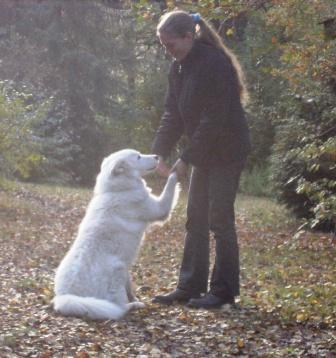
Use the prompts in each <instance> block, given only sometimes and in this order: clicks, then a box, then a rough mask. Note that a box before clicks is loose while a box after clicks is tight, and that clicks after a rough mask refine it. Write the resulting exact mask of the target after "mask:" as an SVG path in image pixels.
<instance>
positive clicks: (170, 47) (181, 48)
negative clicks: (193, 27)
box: [158, 32, 194, 61]
mask: <svg viewBox="0 0 336 358" xmlns="http://www.w3.org/2000/svg"><path fill="white" fill-rule="evenodd" d="M158 36H159V39H160V42H161V44H162V46H163V47H164V48H165V50H166V52H168V53H169V54H170V55H171V56H173V57H174V58H175V59H176V60H177V61H181V60H183V59H184V58H185V57H186V56H187V54H188V52H189V51H190V50H191V48H192V45H193V41H194V38H193V35H192V33H191V32H187V33H186V35H185V36H184V37H175V36H173V35H169V34H167V33H164V32H160V33H159V34H158Z"/></svg>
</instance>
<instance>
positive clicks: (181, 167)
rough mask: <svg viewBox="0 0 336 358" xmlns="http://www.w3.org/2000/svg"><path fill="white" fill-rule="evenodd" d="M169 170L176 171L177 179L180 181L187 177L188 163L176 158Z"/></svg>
mask: <svg viewBox="0 0 336 358" xmlns="http://www.w3.org/2000/svg"><path fill="white" fill-rule="evenodd" d="M170 172H171V173H172V172H176V174H177V177H178V180H179V181H180V182H181V181H184V180H185V179H186V178H187V174H188V165H187V164H186V163H185V162H184V161H183V160H182V159H178V160H177V161H176V163H175V164H174V165H173V167H172V168H171V171H170Z"/></svg>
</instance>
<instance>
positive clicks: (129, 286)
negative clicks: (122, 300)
mask: <svg viewBox="0 0 336 358" xmlns="http://www.w3.org/2000/svg"><path fill="white" fill-rule="evenodd" d="M126 293H127V298H128V301H129V302H134V301H137V298H136V297H135V295H134V291H133V284H132V280H131V276H130V273H129V272H127V280H126Z"/></svg>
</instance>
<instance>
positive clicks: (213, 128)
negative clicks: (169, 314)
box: [152, 11, 250, 308]
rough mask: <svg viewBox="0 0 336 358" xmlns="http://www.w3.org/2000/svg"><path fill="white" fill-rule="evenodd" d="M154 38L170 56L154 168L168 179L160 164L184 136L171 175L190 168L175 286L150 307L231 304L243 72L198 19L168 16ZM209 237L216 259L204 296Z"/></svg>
mask: <svg viewBox="0 0 336 358" xmlns="http://www.w3.org/2000/svg"><path fill="white" fill-rule="evenodd" d="M157 35H158V37H159V39H160V42H161V44H162V45H163V46H164V47H165V49H166V51H167V52H168V53H170V55H172V57H173V58H174V61H173V63H172V65H171V68H170V72H169V78H168V79H169V88H168V93H167V97H166V103H165V112H164V114H163V116H162V119H161V124H160V126H159V128H158V130H157V133H156V137H155V140H154V143H153V147H152V151H153V153H155V154H158V155H159V156H160V162H159V166H158V168H157V170H158V172H159V173H160V174H161V175H168V174H169V172H170V170H169V167H168V165H167V164H166V163H165V158H166V157H167V156H168V155H169V153H170V152H171V150H172V148H173V147H174V145H175V144H176V143H177V142H178V140H179V139H180V137H181V136H182V135H183V134H185V135H186V137H187V138H188V145H187V147H186V148H185V149H184V151H183V152H182V154H181V155H180V158H179V159H178V160H177V162H176V163H175V164H174V165H173V167H172V169H171V171H176V172H177V174H178V177H179V178H180V179H183V177H185V176H186V173H187V169H188V165H192V167H193V168H192V174H191V181H190V187H189V195H188V206H187V223H186V232H187V234H186V237H185V246H184V254H183V260H182V264H181V269H180V276H179V282H178V285H177V288H176V290H175V291H173V292H172V293H170V294H167V295H163V296H156V297H155V298H154V300H153V302H157V303H166V304H169V303H172V302H174V301H178V302H187V303H188V305H189V306H191V307H198V308H214V307H220V306H221V305H223V304H226V303H229V304H234V300H235V296H238V295H239V250H238V244H237V236H236V231H235V217H234V201H235V196H236V192H237V189H238V184H239V177H240V174H241V171H242V169H243V167H244V163H245V161H246V157H247V154H248V152H249V151H250V141H249V133H248V127H247V124H246V119H245V116H244V111H243V108H242V102H243V101H244V100H245V99H246V97H247V93H246V90H245V87H244V82H243V79H242V78H243V76H242V71H241V69H240V66H239V63H238V61H237V60H236V58H235V56H234V55H233V54H232V52H231V51H230V50H229V49H228V48H226V47H225V46H224V44H223V43H222V40H221V38H220V37H219V36H218V35H217V34H216V32H215V31H214V30H212V28H211V27H210V26H209V24H208V23H207V22H206V21H205V20H204V19H202V18H201V17H200V15H199V14H193V15H189V14H188V13H186V12H184V11H172V12H169V13H167V14H165V15H164V16H163V17H162V18H161V21H160V23H159V25H158V27H157ZM210 231H211V232H213V234H214V238H215V240H216V257H215V265H214V268H213V271H212V275H211V280H210V290H209V291H208V290H207V289H208V275H209V232H210ZM203 293H206V294H205V295H204V296H203V295H202V296H201V294H203Z"/></svg>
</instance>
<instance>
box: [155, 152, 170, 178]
mask: <svg viewBox="0 0 336 358" xmlns="http://www.w3.org/2000/svg"><path fill="white" fill-rule="evenodd" d="M156 171H157V173H158V174H159V175H161V176H163V177H168V176H169V174H170V168H169V166H168V165H167V164H166V162H165V161H164V159H163V158H162V157H159V163H158V165H157V167H156Z"/></svg>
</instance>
